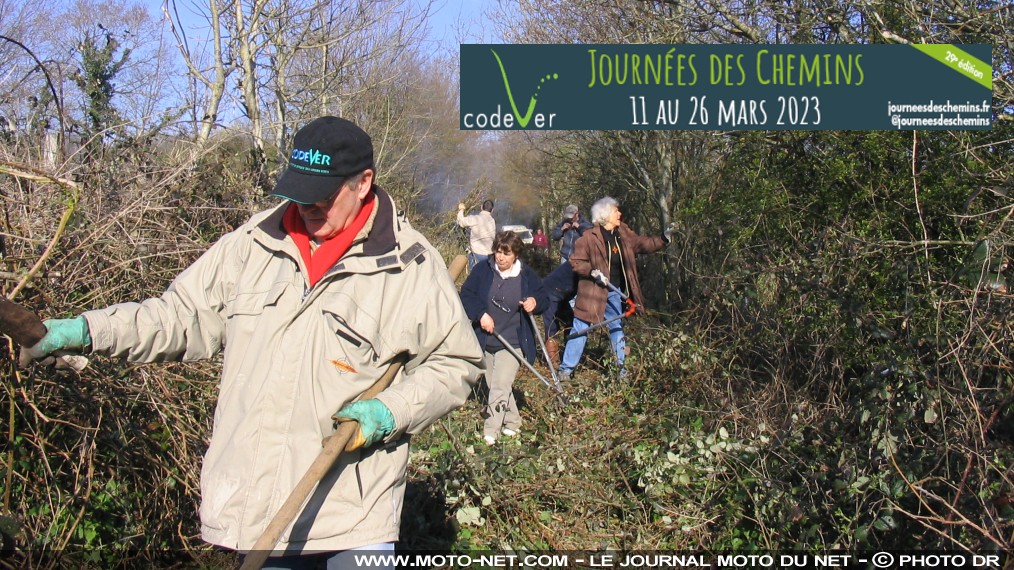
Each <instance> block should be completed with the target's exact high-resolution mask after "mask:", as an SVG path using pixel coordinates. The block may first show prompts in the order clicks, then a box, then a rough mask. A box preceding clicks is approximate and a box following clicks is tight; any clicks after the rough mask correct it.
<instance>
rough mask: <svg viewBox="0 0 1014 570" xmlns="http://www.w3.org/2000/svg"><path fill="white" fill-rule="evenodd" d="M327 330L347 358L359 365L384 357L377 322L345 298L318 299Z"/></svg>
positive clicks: (337, 296) (342, 296) (333, 296)
mask: <svg viewBox="0 0 1014 570" xmlns="http://www.w3.org/2000/svg"><path fill="white" fill-rule="evenodd" d="M321 301H322V302H321V311H322V312H323V316H324V321H325V322H326V323H327V327H328V329H329V330H330V331H331V332H332V333H333V334H334V335H335V337H336V338H338V339H339V340H340V341H341V343H342V345H343V346H345V347H347V348H346V351H347V352H349V357H350V358H352V359H355V360H359V361H360V363H363V364H366V363H374V362H376V361H377V360H379V359H380V357H381V356H383V352H384V350H383V341H382V340H381V338H380V328H379V325H378V323H377V321H376V320H375V319H374V318H373V316H371V315H370V314H368V313H366V312H365V311H364V310H363V309H362V308H361V307H360V306H359V304H357V303H355V302H353V301H352V299H351V298H349V297H348V296H347V295H343V294H333V295H328V297H327V298H326V299H322V300H321Z"/></svg>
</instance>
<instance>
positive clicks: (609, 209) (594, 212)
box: [591, 196, 620, 224]
mask: <svg viewBox="0 0 1014 570" xmlns="http://www.w3.org/2000/svg"><path fill="white" fill-rule="evenodd" d="M619 208H620V203H619V202H617V201H616V199H615V198H610V197H609V196H606V197H605V198H602V199H600V200H599V201H598V202H595V204H593V205H592V207H591V217H592V223H594V224H604V223H606V222H608V221H609V214H612V213H613V210H618V209H619Z"/></svg>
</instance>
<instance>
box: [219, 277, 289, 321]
mask: <svg viewBox="0 0 1014 570" xmlns="http://www.w3.org/2000/svg"><path fill="white" fill-rule="evenodd" d="M288 285H289V283H287V282H284V281H279V282H277V283H275V284H274V285H272V286H271V289H269V290H268V291H261V292H258V293H240V294H239V295H236V298H235V299H233V300H232V302H231V303H229V307H228V308H227V309H226V311H225V318H227V319H229V318H232V317H235V316H240V315H259V314H261V313H263V312H264V308H265V307H271V306H274V305H276V304H277V303H278V299H279V298H281V296H282V293H283V292H284V291H285V288H286V287H287V286H288Z"/></svg>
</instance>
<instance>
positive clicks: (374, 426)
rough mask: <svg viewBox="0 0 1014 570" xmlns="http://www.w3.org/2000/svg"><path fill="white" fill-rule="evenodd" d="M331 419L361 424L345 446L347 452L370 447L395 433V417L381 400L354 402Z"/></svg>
mask: <svg viewBox="0 0 1014 570" xmlns="http://www.w3.org/2000/svg"><path fill="white" fill-rule="evenodd" d="M331 419H334V420H338V421H340V422H351V421H357V422H359V429H358V430H356V434H355V435H353V436H352V439H350V440H349V443H348V445H346V446H345V451H352V450H353V449H359V448H360V447H369V446H371V445H373V444H374V443H377V442H378V441H381V440H383V439H384V438H385V437H387V436H389V435H391V432H393V431H394V416H392V415H391V410H389V409H387V406H385V405H384V403H383V402H381V401H380V400H360V401H358V402H353V403H351V404H349V405H347V406H345V407H344V408H342V409H341V410H339V411H338V413H336V414H335V415H333V416H331Z"/></svg>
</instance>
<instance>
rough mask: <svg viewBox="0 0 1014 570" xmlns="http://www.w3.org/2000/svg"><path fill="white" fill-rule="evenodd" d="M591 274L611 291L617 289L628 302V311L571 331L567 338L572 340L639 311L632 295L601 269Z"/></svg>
mask: <svg viewBox="0 0 1014 570" xmlns="http://www.w3.org/2000/svg"><path fill="white" fill-rule="evenodd" d="M591 275H592V277H594V278H595V279H596V280H597V281H598V282H599V283H601V284H603V285H605V286H606V288H607V289H609V290H610V291H615V292H616V293H618V294H619V295H620V299H622V300H623V301H624V302H626V303H627V311H626V312H625V313H623V314H622V315H617V316H615V317H613V318H611V319H606V320H604V321H602V322H601V323H596V324H594V325H592V326H590V327H588V328H586V329H584V330H583V331H581V332H576V333H571V334H570V335H568V336H567V340H570V339H572V338H577V337H579V336H584V335H586V334H588V333H590V332H591V331H593V330H595V329H598V328H602V327H604V326H607V325H608V324H609V323H611V322H613V321H618V320H620V319H625V318H627V317H629V316H631V315H633V314H634V313H635V312H637V305H636V304H635V303H634V302H633V301H632V300H631V299H630V297H629V296H627V294H626V293H624V292H623V291H620V290H619V289H618V288H617V287H616V285H613V284H612V283H610V282H609V280H608V279H606V278H605V276H604V275H603V274H602V272H601V271H599V270H598V269H596V270H594V271H592V273H591Z"/></svg>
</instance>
